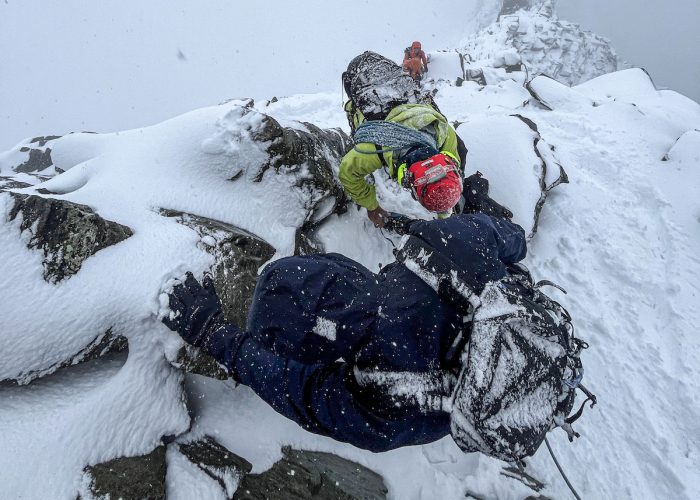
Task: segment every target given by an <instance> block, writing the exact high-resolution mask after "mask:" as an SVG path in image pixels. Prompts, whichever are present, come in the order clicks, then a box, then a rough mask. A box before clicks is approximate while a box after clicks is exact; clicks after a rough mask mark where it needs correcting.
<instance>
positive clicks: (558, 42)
mask: <svg viewBox="0 0 700 500" xmlns="http://www.w3.org/2000/svg"><path fill="white" fill-rule="evenodd" d="M459 46H460V49H459V52H460V53H462V54H463V55H464V58H465V63H464V66H465V68H467V69H468V68H504V67H514V66H518V65H519V64H520V63H522V64H524V66H525V68H526V70H527V72H528V74H529V75H530V78H532V77H534V76H536V75H547V76H549V77H551V78H554V79H556V80H558V81H560V82H563V83H566V84H567V85H577V84H579V83H582V82H585V81H587V80H590V79H591V78H595V77H597V76H600V75H603V74H605V73H610V72H612V71H615V70H617V69H619V68H621V63H620V61H619V59H618V57H617V54H616V53H615V50H614V49H613V48H612V47H611V46H610V41H609V40H608V39H606V38H603V37H601V36H599V35H596V34H594V33H591V32H588V31H583V30H582V29H581V28H580V27H579V26H578V25H577V24H573V23H570V22H567V21H564V20H561V19H559V18H557V17H556V15H555V14H554V12H553V10H552V7H551V5H549V3H548V2H544V5H539V4H538V5H536V6H534V7H532V8H531V9H529V10H524V9H521V10H518V11H516V12H514V13H512V14H508V15H503V16H500V18H499V19H498V21H496V22H495V23H493V24H491V25H489V26H487V27H486V28H484V29H483V30H481V31H479V32H478V33H475V34H473V35H471V36H469V37H468V38H466V39H465V40H463V41H462V42H461V43H460V44H459Z"/></svg>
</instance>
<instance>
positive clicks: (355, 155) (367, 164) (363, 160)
mask: <svg viewBox="0 0 700 500" xmlns="http://www.w3.org/2000/svg"><path fill="white" fill-rule="evenodd" d="M357 148H358V149H360V150H362V151H367V153H366V154H365V153H360V152H358V151H355V149H351V150H350V151H349V152H348V153H347V154H346V155H345V157H344V158H343V161H342V162H341V163H340V172H339V175H338V177H339V178H340V182H341V184H342V185H343V188H344V189H345V192H347V193H348V195H349V196H350V197H351V198H352V200H353V201H354V202H355V203H357V204H358V205H360V206H361V207H364V208H366V209H367V210H374V209H376V208H377V207H379V202H378V201H377V193H376V190H375V188H374V186H371V185H370V184H369V183H368V182H367V181H366V180H365V177H366V176H367V175H369V174H371V173H372V172H374V171H375V170H378V169H379V168H381V166H382V162H381V160H380V159H379V155H377V154H376V153H374V151H375V150H376V148H375V147H374V144H368V143H362V144H358V145H357ZM387 156H390V154H387V155H385V158H386V161H387V163H389V164H390V159H389V158H388V157H387Z"/></svg>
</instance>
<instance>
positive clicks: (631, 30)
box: [557, 0, 700, 102]
mask: <svg viewBox="0 0 700 500" xmlns="http://www.w3.org/2000/svg"><path fill="white" fill-rule="evenodd" d="M557 12H558V14H559V17H561V18H562V19H567V20H569V21H573V22H577V23H579V24H581V26H582V27H583V28H585V29H588V30H591V31H593V32H595V33H598V34H599V35H603V36H605V37H608V38H610V40H611V41H612V45H613V47H615V49H616V50H617V53H618V55H620V56H621V57H623V58H624V59H625V60H627V61H628V62H629V63H631V64H632V65H633V66H642V67H644V68H645V69H646V70H647V71H649V73H650V74H651V76H652V78H653V79H654V82H655V83H656V85H657V86H658V87H665V88H671V89H673V90H676V91H678V92H680V93H682V94H685V95H687V96H688V97H691V98H693V99H694V100H695V101H698V102H700V0H646V1H644V0H559V2H558V5H557Z"/></svg>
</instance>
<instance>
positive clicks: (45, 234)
mask: <svg viewBox="0 0 700 500" xmlns="http://www.w3.org/2000/svg"><path fill="white" fill-rule="evenodd" d="M12 196H13V197H14V199H15V204H14V207H13V208H12V210H11V211H10V215H9V220H14V219H16V218H17V217H18V216H20V215H21V219H22V222H21V224H20V229H21V231H22V232H24V231H29V232H30V233H31V238H30V240H29V243H28V245H27V246H28V247H29V248H36V249H39V250H42V251H43V253H44V260H43V266H44V279H45V280H46V281H47V282H49V283H58V282H59V281H61V280H63V279H67V278H70V277H71V276H73V275H75V274H76V273H77V272H78V271H79V270H80V267H81V266H82V264H83V262H84V261H85V260H86V259H87V258H88V257H90V256H91V255H94V254H95V253H97V252H98V251H100V250H102V249H103V248H106V247H108V246H111V245H114V244H116V243H119V242H120V241H123V240H125V239H127V238H128V237H129V236H131V235H132V234H133V232H132V231H131V229H130V228H128V227H127V226H123V225H121V224H118V223H116V222H113V221H110V220H106V219H103V218H102V217H100V216H99V215H98V214H96V213H95V212H94V211H93V210H92V209H91V208H90V207H88V206H86V205H80V204H77V203H72V202H70V201H67V200H58V199H53V198H42V197H40V196H35V195H25V194H17V193H12Z"/></svg>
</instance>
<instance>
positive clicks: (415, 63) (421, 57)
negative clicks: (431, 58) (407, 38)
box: [403, 42, 428, 81]
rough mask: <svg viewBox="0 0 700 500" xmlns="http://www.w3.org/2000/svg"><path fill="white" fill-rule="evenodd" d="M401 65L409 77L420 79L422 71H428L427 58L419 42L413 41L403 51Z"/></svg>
mask: <svg viewBox="0 0 700 500" xmlns="http://www.w3.org/2000/svg"><path fill="white" fill-rule="evenodd" d="M403 67H404V69H405V70H407V71H408V73H409V74H410V75H411V77H412V78H413V79H414V80H416V81H420V80H421V78H423V73H427V72H428V58H427V57H425V52H423V49H422V48H421V44H420V42H413V43H412V44H411V46H410V47H407V48H406V50H405V51H404V53H403Z"/></svg>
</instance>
